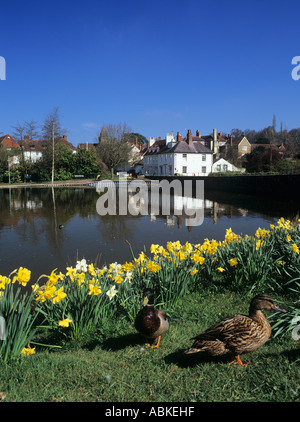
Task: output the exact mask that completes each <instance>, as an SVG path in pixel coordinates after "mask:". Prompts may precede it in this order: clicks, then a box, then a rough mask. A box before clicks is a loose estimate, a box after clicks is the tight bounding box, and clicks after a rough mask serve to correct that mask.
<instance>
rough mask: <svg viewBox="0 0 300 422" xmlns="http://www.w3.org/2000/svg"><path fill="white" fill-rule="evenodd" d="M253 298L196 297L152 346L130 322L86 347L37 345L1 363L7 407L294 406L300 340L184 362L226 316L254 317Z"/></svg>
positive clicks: (0, 388)
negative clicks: (233, 360) (235, 356)
mask: <svg viewBox="0 0 300 422" xmlns="http://www.w3.org/2000/svg"><path fill="white" fill-rule="evenodd" d="M249 302H250V297H247V296H244V295H243V296H242V295H239V294H237V293H218V294H217V293H216V294H214V295H211V294H206V295H205V294H200V293H193V294H190V295H187V296H185V297H184V299H182V303H181V304H179V305H180V306H179V305H178V306H177V307H176V308H174V309H172V311H170V315H169V318H170V329H169V331H168V332H167V333H166V334H165V335H164V337H163V338H162V341H161V346H160V348H159V349H150V348H148V347H147V345H146V344H145V343H144V340H143V338H141V337H140V336H139V335H138V334H137V333H136V331H135V329H134V327H133V326H132V324H131V323H130V322H129V321H128V319H126V318H125V317H124V318H121V319H119V320H117V321H110V322H109V323H108V325H107V326H106V327H105V328H104V329H103V330H102V331H100V330H98V331H97V333H93V334H92V335H90V336H89V337H87V338H86V339H85V341H84V342H82V343H81V344H79V343H73V344H70V343H68V344H67V345H66V346H65V347H64V348H62V349H60V350H58V349H55V351H53V352H52V351H48V350H45V348H42V347H40V348H38V347H37V353H36V354H35V355H33V356H22V359H21V361H20V362H18V363H13V362H12V363H10V364H7V365H4V364H0V401H3V402H126V401H129V402H198V401H199V402H228V401H234V402H292V401H300V397H299V393H300V388H299V385H298V384H299V379H300V369H299V354H300V352H299V342H296V341H294V340H293V339H292V337H291V336H286V337H285V338H272V339H270V340H269V341H268V342H267V343H266V344H265V345H264V346H263V347H261V348H260V349H258V350H257V351H255V352H253V353H251V354H249V355H245V356H243V357H242V360H243V361H250V362H251V363H252V364H251V365H250V366H247V367H239V366H236V365H229V363H228V362H227V361H199V359H198V360H197V359H195V358H193V357H192V359H188V357H183V355H182V351H183V350H184V349H185V348H187V347H189V346H190V344H191V340H190V338H191V337H193V336H194V335H196V334H198V333H199V332H201V331H202V330H204V329H205V328H207V327H208V326H209V325H211V324H213V323H215V322H217V321H218V320H220V319H221V318H223V317H225V316H228V315H231V314H234V313H236V312H242V313H247V312H248V307H249Z"/></svg>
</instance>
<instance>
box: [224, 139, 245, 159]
mask: <svg viewBox="0 0 300 422" xmlns="http://www.w3.org/2000/svg"><path fill="white" fill-rule="evenodd" d="M224 147H225V149H227V148H228V147H234V148H237V150H238V156H239V157H242V156H243V155H245V154H250V152H251V144H250V142H249V141H248V139H247V138H246V136H237V137H232V136H231V135H228V137H227V140H226V143H225V144H224Z"/></svg>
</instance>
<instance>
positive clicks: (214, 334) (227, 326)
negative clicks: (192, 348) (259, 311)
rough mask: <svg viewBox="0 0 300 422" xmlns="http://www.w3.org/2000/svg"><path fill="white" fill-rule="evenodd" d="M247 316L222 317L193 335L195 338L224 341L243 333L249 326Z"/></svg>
mask: <svg viewBox="0 0 300 422" xmlns="http://www.w3.org/2000/svg"><path fill="white" fill-rule="evenodd" d="M248 325H249V318H248V317H247V316H245V315H240V314H237V315H234V316H231V317H228V318H225V319H223V320H222V321H220V322H218V323H217V324H215V325H213V326H212V327H210V328H208V329H207V330H205V331H203V332H202V333H200V334H199V335H198V336H196V337H193V339H195V340H204V341H205V340H208V341H209V340H220V341H224V340H227V339H228V338H230V337H231V336H233V335H234V336H236V335H238V334H242V333H245V331H248V329H251V328H250V327H249V326H248Z"/></svg>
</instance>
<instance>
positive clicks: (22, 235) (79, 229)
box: [0, 188, 300, 278]
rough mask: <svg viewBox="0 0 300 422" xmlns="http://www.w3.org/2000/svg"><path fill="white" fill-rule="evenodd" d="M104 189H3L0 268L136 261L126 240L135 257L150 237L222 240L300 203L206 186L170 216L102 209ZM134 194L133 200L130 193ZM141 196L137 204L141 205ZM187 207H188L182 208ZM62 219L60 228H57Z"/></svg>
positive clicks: (175, 205)
mask: <svg viewBox="0 0 300 422" xmlns="http://www.w3.org/2000/svg"><path fill="white" fill-rule="evenodd" d="M98 198H99V194H98V193H97V192H96V191H95V189H94V188H76V189H74V188H57V189H54V190H51V189H38V188H24V189H0V207H1V214H0V274H3V275H8V274H9V273H10V272H11V271H12V270H14V269H15V268H17V267H19V266H25V267H27V268H29V269H31V270H32V276H33V278H35V277H38V276H39V275H40V274H42V273H46V274H49V273H50V272H51V271H52V270H53V269H54V268H58V269H59V270H60V271H65V268H66V265H69V264H74V263H75V261H76V259H81V258H83V257H85V258H86V259H87V260H89V261H93V262H95V261H96V260H97V262H98V264H100V265H102V264H104V263H110V262H114V261H118V262H125V261H126V260H131V259H132V256H131V252H130V249H129V247H128V245H127V244H126V242H125V240H128V241H129V242H130V243H131V245H132V248H133V250H134V252H135V254H136V255H137V254H138V253H139V252H140V251H141V250H144V248H146V251H149V248H150V245H151V244H152V243H158V244H162V245H165V244H166V242H167V241H169V240H171V241H175V240H180V241H181V242H182V243H184V242H186V241H189V242H191V243H199V242H201V241H203V240H204V239H205V238H209V239H212V238H214V239H216V240H222V239H223V238H224V234H225V231H226V228H228V227H232V230H233V231H235V232H236V233H243V234H246V233H247V234H250V235H251V234H253V233H254V232H255V230H256V228H257V227H259V226H260V227H268V226H269V224H270V223H274V222H276V220H277V219H278V218H280V217H281V216H283V217H285V218H294V217H295V216H296V214H297V213H298V212H299V210H300V206H299V202H297V201H296V200H291V201H290V202H287V201H285V202H280V201H275V200H270V199H267V200H265V201H264V200H262V199H261V198H255V197H248V196H243V195H232V194H230V195H226V194H224V193H216V192H205V197H204V199H199V200H195V199H188V200H187V199H183V198H182V197H172V198H170V201H171V207H170V213H168V215H162V214H163V213H162V212H161V208H160V209H159V213H158V214H154V213H151V206H150V205H151V204H150V203H148V204H147V208H146V212H145V214H146V215H140V214H139V215H136V216H132V215H115V216H111V215H104V216H100V215H99V214H98V213H97V210H96V203H97V200H98ZM129 199H130V198H129ZM140 205H141V204H139V203H138V202H137V203H135V204H134V206H136V207H137V209H138V207H139V206H140ZM183 205H185V208H184V209H185V213H183V214H182V215H176V214H180V213H179V212H178V210H180V209H182V207H183ZM200 208H201V209H202V211H203V224H201V225H199V226H191V225H190V226H189V225H187V224H186V222H187V221H188V220H189V219H191V218H192V217H191V211H192V210H193V209H194V211H195V210H199V209H200ZM60 225H63V228H62V229H59V226H60Z"/></svg>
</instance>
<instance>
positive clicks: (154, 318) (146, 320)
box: [134, 290, 169, 348]
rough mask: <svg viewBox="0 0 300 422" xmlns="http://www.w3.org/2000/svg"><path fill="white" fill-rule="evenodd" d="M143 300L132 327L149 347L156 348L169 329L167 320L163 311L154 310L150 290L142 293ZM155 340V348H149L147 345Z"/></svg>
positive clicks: (152, 296)
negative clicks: (156, 340)
mask: <svg viewBox="0 0 300 422" xmlns="http://www.w3.org/2000/svg"><path fill="white" fill-rule="evenodd" d="M143 298H144V300H143V305H144V306H143V308H142V309H141V310H140V311H139V312H138V314H137V316H136V319H135V323H134V325H135V328H136V330H137V331H138V332H139V333H140V334H142V335H143V336H144V337H145V339H146V341H147V343H148V346H149V347H151V348H158V347H159V343H160V339H161V336H162V335H163V334H164V333H165V332H166V331H167V330H168V328H169V322H168V318H167V315H166V313H165V312H164V311H161V310H158V309H155V307H154V304H153V299H154V295H153V293H152V292H151V291H150V290H145V291H144V293H143ZM156 338H158V342H157V344H156V346H151V345H150V344H149V343H150V342H151V341H153V339H156Z"/></svg>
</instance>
